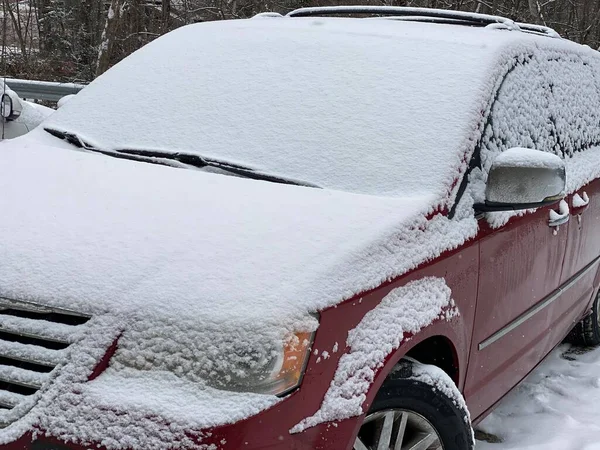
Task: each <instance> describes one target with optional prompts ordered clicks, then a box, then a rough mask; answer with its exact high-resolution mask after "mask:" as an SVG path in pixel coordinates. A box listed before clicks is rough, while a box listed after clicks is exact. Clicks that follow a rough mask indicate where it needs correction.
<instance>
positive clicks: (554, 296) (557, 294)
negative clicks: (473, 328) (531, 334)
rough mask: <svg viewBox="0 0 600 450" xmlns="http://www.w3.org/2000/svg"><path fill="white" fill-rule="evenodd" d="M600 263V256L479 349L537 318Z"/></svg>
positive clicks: (483, 343)
mask: <svg viewBox="0 0 600 450" xmlns="http://www.w3.org/2000/svg"><path fill="white" fill-rule="evenodd" d="M598 261H600V256H598V257H597V258H596V259H594V260H593V261H592V262H591V263H589V264H588V265H587V266H585V267H584V268H583V269H581V270H580V271H579V273H577V274H575V275H574V276H573V277H572V278H571V279H570V280H569V281H567V282H566V283H565V284H563V285H562V286H561V287H559V288H558V289H556V290H555V291H554V292H553V293H552V294H550V295H549V296H548V297H546V299H545V300H542V301H541V302H540V303H538V304H537V305H535V306H534V307H532V308H531V309H529V310H528V311H525V312H524V313H523V314H521V315H520V316H519V317H517V318H516V319H514V320H513V321H512V322H511V323H509V324H508V325H506V326H505V327H504V328H501V329H500V330H498V331H496V332H495V333H494V334H492V335H491V336H490V337H489V338H487V339H486V340H485V341H483V342H481V343H480V344H479V347H478V348H479V350H483V349H484V348H486V347H488V346H490V345H492V344H493V343H494V342H496V341H497V340H498V339H501V338H502V337H504V336H506V335H507V334H508V333H510V332H511V331H513V330H514V329H515V328H517V327H518V326H519V325H522V324H523V323H524V322H526V321H527V320H529V319H531V318H532V317H533V316H535V315H536V314H537V313H538V312H540V311H541V310H542V309H544V308H546V307H547V306H549V305H551V304H552V303H553V302H554V301H555V300H557V299H558V298H559V297H560V296H561V295H562V294H564V293H565V291H567V290H569V289H570V288H572V287H573V286H574V285H575V284H576V283H577V282H578V281H579V280H580V279H581V278H583V277H584V276H585V275H587V273H588V272H589V271H590V270H592V269H593V268H594V266H595V265H596V264H597V263H598Z"/></svg>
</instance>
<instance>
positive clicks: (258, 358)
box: [206, 332, 313, 395]
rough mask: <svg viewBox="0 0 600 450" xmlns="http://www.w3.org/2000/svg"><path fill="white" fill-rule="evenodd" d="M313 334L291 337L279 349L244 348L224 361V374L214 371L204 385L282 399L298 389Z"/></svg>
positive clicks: (294, 334)
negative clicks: (270, 395)
mask: <svg viewBox="0 0 600 450" xmlns="http://www.w3.org/2000/svg"><path fill="white" fill-rule="evenodd" d="M312 339H313V333H306V332H302V333H293V334H291V335H289V336H287V338H286V339H285V341H284V342H283V343H282V345H280V346H273V347H271V348H265V347H262V348H261V349H249V348H247V347H245V346H243V345H241V346H236V347H238V348H237V349H236V350H235V351H234V353H233V354H230V355H228V356H226V357H225V359H226V362H225V361H224V362H225V364H223V366H224V368H226V370H225V371H223V370H218V369H217V370H214V371H213V372H212V374H211V375H210V376H208V377H207V378H206V383H207V384H208V385H210V386H212V387H215V388H217V389H226V390H234V391H241V392H255V393H260V394H273V395H284V394H286V393H288V392H289V391H291V390H292V389H294V388H296V387H298V386H299V385H300V382H301V381H302V376H303V375H304V369H305V368H306V363H307V362H308V357H309V356H310V348H311V344H312Z"/></svg>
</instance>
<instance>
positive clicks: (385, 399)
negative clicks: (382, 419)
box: [359, 360, 474, 450]
mask: <svg viewBox="0 0 600 450" xmlns="http://www.w3.org/2000/svg"><path fill="white" fill-rule="evenodd" d="M413 364H419V363H412V362H409V361H405V360H403V361H401V363H400V365H399V367H398V370H395V371H394V372H393V373H392V374H391V375H390V377H389V378H388V379H387V380H386V382H385V383H384V385H383V386H382V387H381V389H380V390H379V392H378V393H377V396H376V397H375V400H374V402H373V405H372V406H371V408H370V410H369V413H368V414H372V413H376V412H378V411H385V410H390V409H392V410H394V409H400V410H406V411H411V412H415V413H417V414H419V415H421V416H422V417H424V418H425V419H427V421H429V424H430V425H431V426H432V427H433V428H434V429H435V431H436V432H437V434H438V436H439V439H440V441H441V443H442V445H443V448H444V450H472V449H473V448H474V442H473V430H472V427H471V424H470V423H469V420H468V417H469V415H468V412H467V411H466V410H465V409H464V408H463V407H461V406H459V405H457V402H456V401H455V400H453V399H452V398H451V397H449V396H448V395H447V394H445V393H444V392H442V391H440V390H438V389H436V388H435V387H434V386H432V385H430V384H426V383H425V382H423V381H420V380H418V379H415V378H414V377H413V370H412V367H413ZM448 379H449V377H448ZM449 381H450V382H451V380H450V379H449ZM457 392H458V391H457ZM368 414H367V417H368ZM365 427H366V426H363V428H361V432H363V433H366V432H368V430H365ZM359 436H360V433H359Z"/></svg>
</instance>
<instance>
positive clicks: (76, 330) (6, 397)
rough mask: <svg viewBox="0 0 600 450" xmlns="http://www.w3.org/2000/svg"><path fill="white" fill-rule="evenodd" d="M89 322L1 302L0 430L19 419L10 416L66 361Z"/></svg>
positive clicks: (70, 314)
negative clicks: (67, 355) (84, 326)
mask: <svg viewBox="0 0 600 450" xmlns="http://www.w3.org/2000/svg"><path fill="white" fill-rule="evenodd" d="M89 319H90V317H89V316H84V315H81V314H77V313H74V312H71V311H67V310H63V309H57V308H49V307H44V306H39V305H36V304H32V303H25V302H15V301H12V300H8V299H4V298H0V428H1V427H6V426H7V425H9V424H10V423H11V422H12V421H14V420H16V418H18V417H15V414H11V412H13V410H14V409H16V408H17V407H19V405H22V404H25V403H26V402H27V403H30V402H28V400H30V398H31V396H32V395H33V394H35V393H36V392H37V391H38V390H39V389H41V388H42V387H43V386H44V384H45V383H46V382H47V381H48V380H49V378H50V376H51V373H52V371H53V370H54V369H55V368H56V366H58V365H59V364H60V363H61V362H63V361H64V360H65V352H66V350H67V349H68V348H69V346H70V345H71V344H72V343H73V342H74V341H75V340H77V339H78V337H79V336H80V333H81V330H82V325H84V324H85V323H86V322H87V321H88V320H89ZM31 406H32V405H31ZM24 412H26V411H20V413H21V414H23V413H24ZM19 415H20V414H19Z"/></svg>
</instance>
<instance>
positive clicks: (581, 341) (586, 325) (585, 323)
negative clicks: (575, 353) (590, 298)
mask: <svg viewBox="0 0 600 450" xmlns="http://www.w3.org/2000/svg"><path fill="white" fill-rule="evenodd" d="M599 303H600V292H598V294H597V295H596V300H594V304H593V306H592V314H590V315H589V316H587V317H584V318H583V319H581V321H580V322H579V323H578V324H577V325H575V328H573V329H572V330H571V332H570V333H569V335H568V336H567V342H570V343H571V344H573V345H578V346H581V347H592V346H593V347H596V346H598V345H600V317H599V316H598V314H599V313H600V311H599V309H598V304H599Z"/></svg>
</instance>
